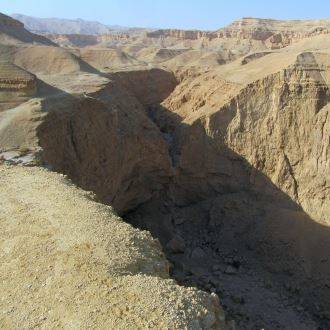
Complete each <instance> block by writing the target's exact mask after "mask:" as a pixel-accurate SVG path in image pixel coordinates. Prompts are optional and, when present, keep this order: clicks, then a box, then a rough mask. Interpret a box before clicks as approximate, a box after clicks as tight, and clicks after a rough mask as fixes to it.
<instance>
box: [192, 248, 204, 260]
mask: <svg viewBox="0 0 330 330" xmlns="http://www.w3.org/2000/svg"><path fill="white" fill-rule="evenodd" d="M205 257H206V254H205V252H204V250H203V249H202V248H200V247H197V248H195V249H194V250H193V251H192V252H191V258H192V259H203V258H205Z"/></svg>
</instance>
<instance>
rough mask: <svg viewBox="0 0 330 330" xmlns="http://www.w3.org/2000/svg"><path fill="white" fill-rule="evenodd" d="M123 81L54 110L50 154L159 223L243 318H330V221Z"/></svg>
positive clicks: (197, 274)
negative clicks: (121, 84)
mask: <svg viewBox="0 0 330 330" xmlns="http://www.w3.org/2000/svg"><path fill="white" fill-rule="evenodd" d="M155 74H158V73H155ZM164 74H165V75H166V73H164ZM165 79H167V78H165ZM171 79H172V78H171ZM132 80H133V81H134V78H133V79H132ZM118 84H119V83H118ZM113 88H116V87H113ZM113 88H112V89H111V90H110V89H109V90H105V91H104V92H103V93H102V94H101V95H93V97H87V98H79V99H75V98H72V99H70V101H69V102H71V103H72V104H73V105H72V106H70V107H71V108H70V112H66V111H50V112H49V114H48V116H47V118H46V120H45V121H44V123H42V125H41V126H40V128H39V130H38V136H39V140H40V145H41V147H42V148H43V150H44V152H43V160H44V161H45V162H46V163H47V164H50V165H51V167H52V168H53V169H54V170H56V171H60V172H63V173H65V174H68V175H69V177H70V178H72V180H73V181H74V182H75V183H77V184H78V185H79V186H81V187H83V188H84V189H87V190H92V191H94V192H95V193H96V194H97V196H98V198H99V199H100V200H101V201H102V202H105V203H108V204H110V205H112V206H114V207H115V209H116V211H117V212H118V213H119V215H120V216H122V217H123V218H124V219H125V220H126V221H127V222H129V223H131V224H133V225H134V226H136V227H138V228H142V229H147V230H149V231H150V232H151V233H152V235H153V236H154V237H157V238H158V239H159V241H160V242H161V244H162V246H163V249H164V251H165V253H166V255H167V258H168V260H169V261H170V262H171V263H172V269H171V274H172V276H173V277H174V278H175V279H176V280H177V282H178V283H180V284H182V285H186V286H197V287H199V288H201V289H203V290H206V291H210V292H211V291H212V292H216V293H217V294H218V295H219V297H220V301H221V303H222V305H223V306H224V308H225V310H226V312H227V317H228V318H229V319H234V320H235V321H236V324H237V326H238V328H239V329H241V328H242V329H259V328H263V327H264V328H266V329H276V328H290V329H314V328H317V327H321V328H322V329H323V328H326V327H327V326H328V325H329V324H328V320H327V317H328V314H327V313H328V311H327V309H326V308H327V306H329V297H330V294H329V282H328V278H329V274H330V269H329V263H328V259H327V255H328V251H329V248H330V239H329V237H330V235H329V234H330V232H329V228H328V227H326V226H322V225H320V224H318V223H317V222H316V221H314V220H313V219H311V218H310V217H309V216H308V215H307V214H306V213H305V212H304V211H303V209H302V208H301V207H300V206H299V205H298V204H297V203H296V202H294V201H293V200H292V199H291V198H290V197H289V196H288V195H287V194H285V193H283V192H282V191H281V190H279V189H278V188H277V187H276V186H275V185H274V184H273V183H272V182H271V181H270V180H269V179H268V178H267V177H266V176H265V175H264V174H263V173H261V172H260V171H259V170H257V169H256V168H254V167H253V166H251V165H250V164H249V163H248V162H247V161H246V160H245V159H243V158H242V157H241V156H240V155H238V154H237V153H235V152H234V151H233V150H231V149H229V148H228V147H226V146H225V145H219V143H218V142H216V141H215V140H213V139H212V138H211V137H210V136H209V135H207V134H206V132H205V129H204V127H203V126H202V124H201V123H200V122H198V121H196V122H195V123H194V124H193V125H187V124H184V123H182V122H181V118H180V117H179V116H178V115H176V114H174V113H173V112H170V111H168V110H167V109H166V108H164V107H163V106H160V105H157V104H156V103H153V104H151V103H152V102H150V103H149V102H148V101H145V102H141V99H139V97H138V95H137V93H136V92H135V93H133V94H132V93H129V94H127V95H126V94H125V92H124V91H123V90H127V89H128V88H132V87H127V86H126V89H123V90H121V92H120V93H121V94H120V95H119V96H120V97H118V96H117V94H116V93H115V92H114V89H113ZM139 88H140V90H138V92H140V91H141V86H139ZM130 90H132V89H130ZM142 94H143V93H142ZM166 96H167V95H166V94H163V95H162V96H161V98H160V101H161V100H162V99H163V98H164V97H166ZM117 97H118V98H117ZM97 98H98V99H99V100H97ZM122 98H125V99H126V100H127V99H130V102H131V103H130V104H131V107H130V108H127V105H125V104H124V105H123V104H122V103H121V99H122ZM189 155H191V157H193V159H189ZM210 169H212V170H211V171H210Z"/></svg>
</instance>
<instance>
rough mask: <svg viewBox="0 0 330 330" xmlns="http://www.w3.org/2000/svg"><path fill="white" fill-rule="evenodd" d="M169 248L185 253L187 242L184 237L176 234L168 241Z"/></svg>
mask: <svg viewBox="0 0 330 330" xmlns="http://www.w3.org/2000/svg"><path fill="white" fill-rule="evenodd" d="M167 248H168V249H169V250H170V251H171V252H173V253H184V250H185V248H186V244H185V241H184V239H183V238H182V237H181V236H179V235H175V236H174V237H173V238H172V239H171V240H170V241H169V242H168V243H167Z"/></svg>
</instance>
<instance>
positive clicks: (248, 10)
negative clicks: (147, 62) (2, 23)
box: [0, 0, 330, 30]
mask: <svg viewBox="0 0 330 330" xmlns="http://www.w3.org/2000/svg"><path fill="white" fill-rule="evenodd" d="M0 11H1V12H3V13H5V14H12V13H20V14H25V15H30V16H36V17H61V18H73V19H75V18H83V19H87V20H96V21H99V22H102V23H105V24H110V25H113V24H119V25H125V26H142V27H143V26H145V27H155V28H157V27H169V28H183V29H192V28H195V29H208V30H215V29H218V28H220V27H222V26H224V25H226V24H228V23H230V22H232V21H233V20H235V19H238V18H241V17H244V16H250V17H261V18H277V19H307V18H330V1H329V0H286V1H285V0H272V1H267V0H263V1H262V0H0Z"/></svg>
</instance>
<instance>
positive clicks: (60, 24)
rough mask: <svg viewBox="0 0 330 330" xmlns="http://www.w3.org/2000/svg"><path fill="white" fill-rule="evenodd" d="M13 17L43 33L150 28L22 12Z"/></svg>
mask: <svg viewBox="0 0 330 330" xmlns="http://www.w3.org/2000/svg"><path fill="white" fill-rule="evenodd" d="M10 16H11V17H12V18H14V19H16V20H18V21H20V22H22V23H23V24H24V26H25V28H26V29H27V30H29V31H31V32H34V33H39V34H40V33H41V34H47V33H49V34H53V33H54V34H87V35H100V34H115V33H120V32H130V31H139V30H148V29H147V28H137V27H126V26H121V25H106V24H102V23H100V22H96V21H88V20H84V19H81V18H77V19H64V18H55V17H52V18H39V17H32V16H27V15H22V14H11V15H10Z"/></svg>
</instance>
